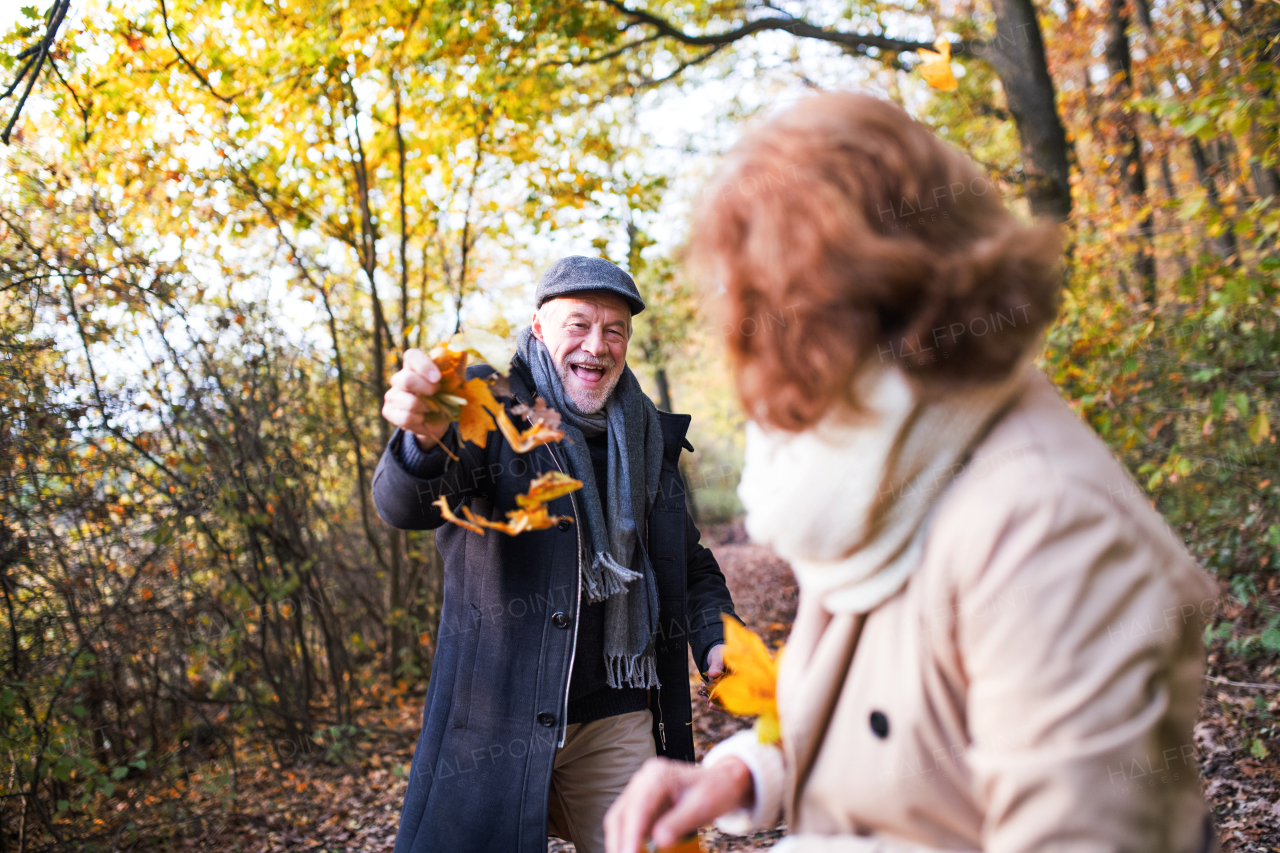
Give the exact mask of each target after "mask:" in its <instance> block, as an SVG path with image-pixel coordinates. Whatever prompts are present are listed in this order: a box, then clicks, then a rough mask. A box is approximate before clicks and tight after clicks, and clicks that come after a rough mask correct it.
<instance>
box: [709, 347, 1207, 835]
mask: <svg viewBox="0 0 1280 853" xmlns="http://www.w3.org/2000/svg"><path fill="white" fill-rule="evenodd" d="M1216 596H1217V586H1216V585H1215V584H1214V583H1213V582H1212V581H1211V580H1210V579H1209V577H1208V576H1207V575H1206V574H1205V573H1204V572H1203V571H1202V570H1201V569H1200V568H1199V567H1198V566H1197V565H1196V564H1195V563H1194V562H1193V560H1192V559H1191V557H1190V556H1189V555H1188V554H1187V552H1186V550H1185V549H1184V547H1183V545H1182V542H1181V541H1179V539H1178V538H1176V537H1175V536H1174V534H1173V533H1172V531H1170V530H1169V528H1168V527H1167V525H1166V524H1165V523H1164V521H1163V520H1162V519H1161V517H1160V516H1159V514H1158V513H1156V512H1155V510H1153V509H1152V507H1151V506H1150V505H1149V503H1148V501H1147V499H1146V498H1145V496H1143V494H1142V493H1141V492H1140V491H1139V490H1138V488H1137V487H1136V486H1135V485H1134V483H1133V481H1132V480H1131V479H1130V478H1129V476H1128V475H1127V474H1126V472H1125V471H1124V470H1123V469H1122V468H1121V466H1120V465H1119V464H1118V463H1117V462H1116V461H1115V460H1114V459H1113V458H1112V456H1111V454H1110V452H1109V451H1108V450H1107V448H1106V447H1105V446H1104V445H1103V444H1102V442H1101V441H1100V440H1099V439H1098V438H1097V436H1096V435H1094V433H1093V432H1092V431H1091V430H1089V429H1088V428H1087V427H1086V426H1085V425H1083V424H1082V423H1081V422H1080V420H1079V419H1078V418H1077V417H1076V415H1075V414H1074V413H1073V412H1072V411H1071V410H1070V409H1069V408H1068V407H1067V405H1066V404H1065V403H1064V402H1063V401H1062V399H1061V398H1060V397H1059V396H1058V393H1057V391H1056V390H1055V389H1054V388H1053V386H1052V385H1051V384H1050V383H1049V381H1048V380H1047V379H1046V378H1045V377H1044V376H1043V375H1042V374H1040V373H1039V372H1038V371H1036V372H1034V376H1033V378H1032V381H1030V382H1029V384H1028V386H1027V388H1026V389H1025V390H1024V391H1023V392H1021V394H1020V396H1019V398H1018V399H1017V402H1016V403H1015V404H1014V406H1013V408H1012V409H1011V410H1010V411H1009V413H1008V414H1006V415H1005V416H1004V417H1003V418H1002V419H1001V420H1000V421H999V422H998V423H997V424H996V425H995V427H994V428H993V429H992V431H991V432H990V433H989V434H988V435H987V437H986V438H985V439H984V440H983V441H982V442H981V443H980V444H979V446H978V448H977V449H976V451H975V453H974V455H973V457H972V459H971V461H970V463H969V464H968V465H967V466H966V469H965V470H964V471H963V472H962V473H961V474H960V475H959V476H958V477H957V479H956V480H955V481H954V482H953V484H952V485H951V487H950V488H949V489H947V490H946V491H945V492H944V493H943V495H942V497H941V498H940V499H939V501H938V504H937V506H936V507H935V513H934V517H933V519H932V522H931V527H930V529H929V531H928V535H927V541H926V545H925V550H924V554H923V558H922V564H921V566H920V568H919V569H918V570H917V571H916V572H915V574H914V575H912V577H911V578H910V580H908V582H907V584H906V585H905V586H904V587H903V588H902V589H901V590H900V591H899V592H898V593H897V594H896V595H895V596H893V597H892V598H890V599H889V600H888V601H886V602H885V603H883V604H882V605H880V606H879V607H877V608H876V609H875V610H873V611H872V612H870V613H869V614H866V615H865V616H860V615H859V616H837V617H834V618H833V617H831V616H830V614H827V613H826V612H825V611H823V610H822V608H821V606H820V605H818V604H817V603H816V602H815V601H813V600H810V599H806V597H805V596H804V593H803V591H802V593H801V598H800V604H799V610H798V613H797V616H796V621H795V625H794V628H793V630H792V634H791V637H790V639H789V640H788V643H787V647H786V653H785V655H784V657H783V661H782V664H781V670H780V672H779V677H778V706H779V715H780V718H781V722H782V732H783V743H782V751H781V753H780V756H781V758H782V761H780V762H779V761H778V760H777V756H778V753H777V748H776V747H769V748H762V747H759V746H758V745H754V746H752V747H748V751H749V750H750V749H755V750H757V751H761V752H768V753H769V754H768V755H766V756H765V757H766V758H768V759H769V760H764V761H761V760H759V757H758V756H757V758H756V759H755V760H749V761H748V764H749V766H751V768H752V771H753V776H754V777H755V784H756V796H757V806H756V809H755V812H756V814H755V815H754V818H755V821H754V822H755V823H756V824H757V825H770V824H772V823H774V822H776V821H777V820H778V819H779V818H780V817H781V818H785V820H786V821H787V823H788V825H789V831H790V833H791V834H792V835H796V836H798V837H795V838H791V839H788V840H786V841H784V842H783V843H782V844H781V845H779V849H781V848H783V847H785V848H786V850H787V851H792V850H800V851H814V853H817V851H824V853H825V851H831V853H836V851H840V853H862V851H865V853H872V851H875V853H899V851H917V850H921V849H923V850H965V851H984V853H1046V851H1060V853H1086V851H1087V853H1121V851H1124V853H1202V851H1206V850H1210V849H1212V843H1213V842H1212V832H1211V829H1210V827H1209V822H1208V811H1207V808H1206V806H1205V803H1204V801H1203V799H1202V797H1201V793H1200V781H1199V776H1198V773H1197V766H1196V753H1195V746H1194V741H1193V738H1192V726H1193V724H1194V723H1195V720H1196V717H1197V713H1198V703H1199V698H1200V692H1201V681H1202V675H1203V671H1204V664H1203V657H1204V654H1203V639H1202V636H1203V624H1204V619H1205V618H1206V617H1207V616H1208V615H1210V614H1211V612H1212V610H1213V608H1214V606H1215V601H1216ZM744 734H745V737H746V738H747V739H751V738H752V736H751V735H750V734H748V733H744ZM737 740H738V741H739V746H741V745H742V744H743V743H745V741H744V736H743V735H739V736H738V738H737ZM732 746H733V742H732V741H731V742H729V743H726V744H723V745H722V747H717V750H715V751H713V754H712V755H710V756H708V761H709V762H714V760H716V759H717V758H718V757H719V756H718V755H717V753H726V752H732V751H733V750H732ZM726 747H727V748H730V749H728V750H726V749H725V748H726ZM770 750H772V752H769V751H770ZM744 754H745V753H744ZM744 828H745V827H744ZM820 836H826V838H822V837H820ZM832 836H844V837H843V838H839V839H837V838H835V837H832ZM849 836H855V837H853V838H850V837H849Z"/></svg>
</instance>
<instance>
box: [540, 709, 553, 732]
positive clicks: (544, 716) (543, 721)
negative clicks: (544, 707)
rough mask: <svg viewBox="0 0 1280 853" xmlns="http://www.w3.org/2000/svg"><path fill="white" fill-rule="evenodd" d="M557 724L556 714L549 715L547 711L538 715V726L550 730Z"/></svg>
mask: <svg viewBox="0 0 1280 853" xmlns="http://www.w3.org/2000/svg"><path fill="white" fill-rule="evenodd" d="M555 724H556V715H555V714H548V713H547V712H546V711H543V712H542V713H541V714H539V715H538V725H540V726H543V727H545V728H548V729H549V728H551V727H552V726H554V725H555Z"/></svg>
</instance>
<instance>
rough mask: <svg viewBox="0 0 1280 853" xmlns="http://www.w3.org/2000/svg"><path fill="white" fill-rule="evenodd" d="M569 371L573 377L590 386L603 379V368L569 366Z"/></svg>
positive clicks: (583, 365)
mask: <svg viewBox="0 0 1280 853" xmlns="http://www.w3.org/2000/svg"><path fill="white" fill-rule="evenodd" d="M569 369H570V370H572V371H573V375H574V376H576V377H578V378H579V379H581V380H582V381H583V382H586V383H588V384H591V385H594V384H595V383H597V382H599V381H600V380H601V379H604V368H603V367H591V366H590V365H586V364H570V365H569Z"/></svg>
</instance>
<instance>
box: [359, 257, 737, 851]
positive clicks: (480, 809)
mask: <svg viewBox="0 0 1280 853" xmlns="http://www.w3.org/2000/svg"><path fill="white" fill-rule="evenodd" d="M536 296H537V305H538V310H537V312H536V313H535V314H534V316H533V322H532V324H531V325H530V326H528V327H526V328H525V329H524V330H523V331H521V333H520V338H519V346H518V351H517V354H516V356H515V358H514V359H513V360H512V362H511V371H510V377H509V378H510V389H511V396H510V398H509V399H507V400H505V401H504V404H505V405H507V406H513V405H515V404H517V403H524V404H532V403H533V402H534V400H535V397H538V396H541V397H543V398H544V399H545V400H546V401H547V403H548V404H549V405H551V406H552V407H553V408H555V409H556V410H557V411H559V412H560V413H561V415H563V417H564V423H563V429H564V431H565V440H564V441H562V442H559V443H557V444H554V445H546V446H543V447H539V448H537V449H535V450H533V451H531V452H529V453H526V454H523V455H521V454H517V453H515V452H514V451H513V450H512V449H511V447H510V446H509V445H508V444H507V443H506V442H505V441H504V440H503V439H502V438H501V436H500V434H499V433H498V432H496V431H495V432H491V433H490V434H489V440H488V441H487V443H486V444H485V446H484V447H477V446H476V445H474V444H470V443H467V442H463V441H461V440H460V439H459V437H458V429H457V424H456V423H442V422H438V421H432V420H430V418H429V415H428V414H427V408H426V407H425V406H424V405H423V403H422V400H421V398H422V396H424V395H430V394H432V393H434V392H435V390H436V388H437V384H438V383H439V381H440V371H439V370H438V369H437V367H436V365H435V364H434V363H432V361H431V360H430V359H429V358H428V357H427V356H426V355H425V354H423V353H422V352H421V351H419V350H409V351H408V352H407V353H405V361H404V369H402V370H400V371H399V372H398V373H396V374H395V375H394V376H393V377H392V378H391V388H390V390H388V391H387V393H386V398H385V402H384V405H383V410H382V412H383V416H384V417H385V418H386V419H387V420H388V421H390V422H391V423H393V424H395V425H396V426H397V427H399V429H398V430H397V431H396V434H395V435H394V436H393V437H392V438H391V442H390V443H389V444H388V446H387V449H386V451H385V452H384V453H383V455H382V461H381V462H380V463H379V465H378V470H377V473H376V474H375V475H374V480H373V493H374V499H375V502H376V503H377V507H378V513H379V514H380V515H381V516H382V518H383V519H384V520H385V521H386V522H387V523H388V524H391V525H392V526H394V527H398V528H402V529H409V530H424V529H426V530H429V529H434V528H437V527H440V525H441V524H442V523H443V520H442V518H441V516H440V513H439V511H438V510H437V508H436V507H434V506H432V501H434V500H436V499H437V498H438V497H439V496H442V495H443V496H445V497H446V498H447V500H448V503H449V504H450V506H451V507H452V508H453V509H454V510H455V511H457V507H458V505H459V504H461V503H466V504H467V505H468V506H469V507H470V508H471V511H472V512H474V513H476V514H478V515H481V516H484V517H486V518H490V519H499V520H502V519H505V517H506V512H507V511H508V510H512V509H515V508H516V496H517V495H519V494H522V493H524V492H526V491H527V490H528V488H529V483H530V481H531V480H532V479H533V478H535V477H537V476H538V475H539V474H541V473H543V472H545V471H555V470H558V471H564V472H566V473H568V474H570V475H571V476H573V477H575V478H577V479H579V480H581V481H582V483H583V486H582V489H581V490H579V491H578V492H575V493H574V494H572V495H568V496H565V497H563V498H559V499H558V500H556V501H554V502H552V503H551V505H550V507H549V508H550V510H551V512H552V514H556V515H562V516H566V517H570V518H572V519H573V522H572V523H571V522H570V521H561V522H560V523H559V525H558V526H557V527H555V528H552V529H550V530H543V531H536V532H529V533H523V534H521V535H519V536H515V537H509V536H506V535H504V534H500V533H495V532H492V531H490V532H489V533H488V534H487V535H485V536H481V535H479V534H476V533H472V532H469V531H467V530H464V529H462V528H460V527H455V526H453V525H450V526H448V527H445V528H444V529H442V530H440V532H439V534H438V535H437V542H438V543H439V546H440V552H441V554H443V556H444V606H443V609H442V612H441V627H440V632H439V636H438V644H437V647H436V654H435V659H434V661H433V663H432V670H431V680H430V683H429V686H428V688H427V700H426V710H425V712H424V718H423V725H422V734H421V736H420V738H419V740H418V746H417V750H416V751H415V752H414V756H413V766H412V771H411V776H410V779H409V787H408V791H407V792H406V794H405V803H404V808H403V810H402V812H401V816H400V830H399V834H398V836H397V837H396V846H395V853H428V851H440V850H450V851H454V850H456V851H467V853H480V851H502V853H509V851H517V850H518V851H526V853H534V851H537V853H543V851H545V850H546V844H547V835H548V833H550V834H553V835H558V836H560V837H562V838H565V839H567V840H569V841H572V842H573V843H574V844H575V845H576V847H577V849H578V850H579V851H581V853H595V851H603V850H604V829H603V822H604V814H605V812H606V811H607V810H608V808H609V806H610V805H611V804H612V802H613V800H614V799H615V798H616V797H617V796H618V795H619V794H620V793H621V792H622V790H623V788H624V787H626V783H627V780H628V779H629V778H630V777H631V775H632V774H633V773H634V772H635V771H636V770H637V769H638V768H639V767H640V765H641V764H643V763H644V761H645V760H646V759H647V758H649V757H651V756H653V755H655V754H657V755H664V756H667V757H669V758H682V759H685V760H688V761H692V760H693V736H692V730H691V728H690V727H691V719H692V714H691V707H690V697H689V679H688V669H687V664H686V661H687V653H686V651H685V649H686V648H687V647H690V646H691V647H692V650H693V654H694V660H695V661H696V662H697V663H698V666H699V668H700V669H701V670H702V672H703V673H704V674H705V675H706V676H708V677H714V676H715V675H718V674H719V673H720V672H721V670H722V658H721V656H722V652H723V646H722V645H721V643H722V642H723V639H724V638H723V627H722V624H721V619H720V614H721V613H722V612H724V613H733V603H732V601H731V600H730V597H729V591H728V589H727V588H726V587H725V582H724V576H723V575H722V574H721V573H720V568H719V566H718V565H717V564H716V560H715V558H714V557H713V556H712V554H711V552H710V551H708V550H707V549H706V548H704V547H702V546H701V545H700V544H699V542H698V540H699V533H698V530H697V528H696V527H695V526H694V524H693V521H692V520H691V519H690V518H689V514H688V511H687V509H686V505H685V496H684V485H683V483H682V481H681V479H680V473H679V467H678V462H679V457H680V451H681V448H682V447H684V448H687V449H689V450H693V448H692V447H691V446H690V445H689V443H688V442H687V441H686V440H685V432H686V430H687V429H688V428H689V420H690V419H689V417H688V416H687V415H674V414H670V413H667V412H659V411H658V410H657V409H656V408H655V407H654V405H653V403H652V402H651V401H650V400H649V398H648V397H646V396H645V395H644V392H643V391H641V389H640V385H639V383H638V382H637V381H636V378H635V375H634V374H633V373H632V372H631V369H630V368H629V367H627V364H626V356H627V343H628V341H629V339H630V337H631V317H632V315H634V314H638V313H639V312H641V311H643V310H644V302H643V300H641V298H640V294H639V292H638V291H637V290H636V286H635V282H633V281H632V279H631V276H629V275H627V274H626V273H625V272H623V271H622V270H621V269H619V268H618V267H616V266H614V265H613V264H611V263H609V262H608V261H606V260H604V259H602V258H587V257H580V256H573V257H568V258H563V259H562V260H560V261H558V262H556V263H555V264H554V265H552V267H551V268H550V269H548V270H547V272H546V274H545V275H543V277H542V279H541V280H540V281H539V282H538V286H537V293H536ZM490 372H492V368H489V367H473V368H471V369H470V370H469V371H468V375H469V376H482V375H487V374H488V373H490ZM508 413H509V414H510V415H511V416H512V418H513V420H515V421H516V422H517V423H519V417H518V416H516V415H515V414H514V413H513V412H511V410H510V409H508ZM442 448H447V449H448V451H449V453H446V452H445V450H444V449H442ZM450 453H452V454H453V456H456V457H457V458H456V460H455V459H453V458H451V457H450V455H449V454H450Z"/></svg>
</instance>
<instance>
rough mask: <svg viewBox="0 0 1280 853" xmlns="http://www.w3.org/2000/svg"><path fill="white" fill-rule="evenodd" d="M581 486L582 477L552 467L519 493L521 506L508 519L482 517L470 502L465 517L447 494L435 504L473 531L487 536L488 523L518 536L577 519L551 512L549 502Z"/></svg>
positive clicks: (450, 518) (448, 517)
mask: <svg viewBox="0 0 1280 853" xmlns="http://www.w3.org/2000/svg"><path fill="white" fill-rule="evenodd" d="M581 488H582V481H581V480H575V479H574V478H572V477H570V476H569V475H568V474H562V473H560V472H559V471H548V472H547V473H545V474H543V475H542V476H541V477H538V478H537V479H536V480H534V481H533V482H532V483H530V484H529V491H527V492H525V493H524V494H523V495H517V496H516V503H517V504H519V505H520V509H515V510H512V511H511V512H508V513H507V520H506V521H490V520H489V519H487V518H481V517H480V516H478V515H476V514H475V513H474V512H472V511H471V507H468V506H463V507H462V514H463V516H465V518H458V517H457V516H456V515H454V514H453V510H451V509H449V501H448V500H447V499H446V498H445V497H443V496H441V497H440V498H438V499H436V500H435V501H433V502H432V504H431V505H432V506H434V507H436V508H438V509H439V510H440V516H441V517H442V518H443V519H444V520H445V521H449V522H452V523H454V524H456V525H458V526H459V527H464V528H466V529H467V530H470V531H471V532H472V533H478V534H480V535H481V536H483V535H484V529H485V528H486V527H487V528H489V529H490V530H497V531H499V532H501V533H505V534H507V535H508V536H518V535H519V534H521V533H525V532H526V531H529V530H546V529H547V528H549V527H554V526H555V525H557V524H559V523H560V522H561V521H573V519H572V518H569V517H568V516H564V515H551V514H550V513H549V512H547V504H548V503H549V502H550V501H553V500H555V499H556V498H559V497H564V496H565V495H567V494H569V493H570V492H576V491H577V490H578V489H581Z"/></svg>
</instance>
